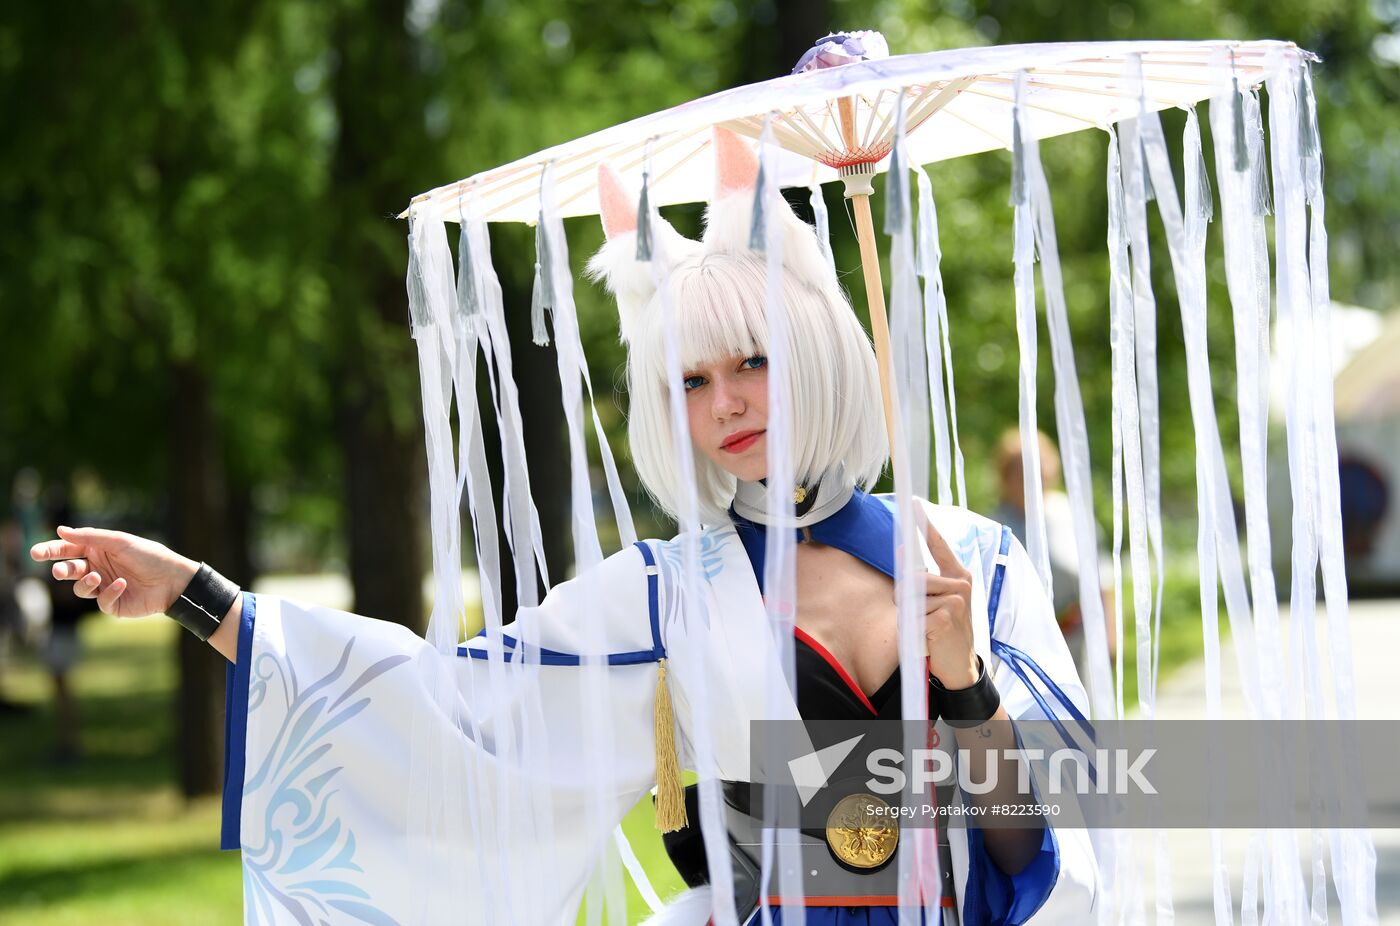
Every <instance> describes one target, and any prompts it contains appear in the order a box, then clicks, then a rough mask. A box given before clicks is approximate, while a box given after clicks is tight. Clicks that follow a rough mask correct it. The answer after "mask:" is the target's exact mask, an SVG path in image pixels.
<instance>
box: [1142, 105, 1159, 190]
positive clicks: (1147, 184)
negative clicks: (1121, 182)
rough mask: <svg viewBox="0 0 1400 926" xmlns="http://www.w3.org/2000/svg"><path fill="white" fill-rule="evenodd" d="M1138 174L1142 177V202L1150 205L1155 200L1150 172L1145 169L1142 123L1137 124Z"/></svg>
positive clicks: (1145, 154) (1145, 143) (1145, 149)
mask: <svg viewBox="0 0 1400 926" xmlns="http://www.w3.org/2000/svg"><path fill="white" fill-rule="evenodd" d="M1138 172H1139V173H1140V174H1141V175H1142V201H1143V202H1145V203H1150V202H1152V201H1153V200H1154V199H1156V198H1157V192H1156V190H1155V189H1154V188H1153V186H1152V171H1150V170H1148V168H1147V142H1146V140H1144V139H1143V137H1142V122H1141V121H1139V122H1138Z"/></svg>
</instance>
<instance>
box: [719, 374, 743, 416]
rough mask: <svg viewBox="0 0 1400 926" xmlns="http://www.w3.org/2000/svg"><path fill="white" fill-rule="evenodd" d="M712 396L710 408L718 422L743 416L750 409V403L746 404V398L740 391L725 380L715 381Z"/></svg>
mask: <svg viewBox="0 0 1400 926" xmlns="http://www.w3.org/2000/svg"><path fill="white" fill-rule="evenodd" d="M710 396H711V406H710V408H711V412H712V413H713V414H714V416H715V420H716V421H724V420H725V419H727V418H732V417H734V416H735V415H739V414H742V413H743V412H744V411H746V410H747V409H748V403H746V402H745V401H744V397H743V396H742V395H740V394H739V390H737V389H735V388H734V386H733V384H732V383H730V382H728V381H727V380H726V379H724V378H716V379H715V381H714V386H713V389H712V391H711V392H710Z"/></svg>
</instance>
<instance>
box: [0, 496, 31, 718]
mask: <svg viewBox="0 0 1400 926" xmlns="http://www.w3.org/2000/svg"><path fill="white" fill-rule="evenodd" d="M23 549H24V541H23V537H22V536H21V535H20V530H19V523H18V522H17V521H16V520H15V519H14V518H13V517H12V516H10V514H9V513H8V512H6V514H5V517H4V519H3V520H0V715H3V714H12V713H15V712H17V711H20V710H21V709H22V708H21V706H20V705H19V704H17V703H16V702H14V701H11V700H10V699H9V698H7V697H6V695H5V676H6V674H7V670H8V669H9V664H10V651H11V649H12V648H13V647H14V643H15V640H17V639H18V638H19V635H20V629H21V626H22V621H21V620H20V610H19V596H18V595H17V594H16V587H17V586H18V584H19V576H20V563H21V562H22V560H21V559H20V551H21V550H23ZM28 560H29V557H27V556H26V557H24V559H23V562H27V561H28Z"/></svg>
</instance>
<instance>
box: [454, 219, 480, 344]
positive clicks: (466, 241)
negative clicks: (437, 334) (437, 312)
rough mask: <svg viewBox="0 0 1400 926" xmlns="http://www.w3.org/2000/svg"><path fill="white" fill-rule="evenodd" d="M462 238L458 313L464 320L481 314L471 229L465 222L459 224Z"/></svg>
mask: <svg viewBox="0 0 1400 926" xmlns="http://www.w3.org/2000/svg"><path fill="white" fill-rule="evenodd" d="M457 227H458V228H459V229H460V230H461V236H460V237H459V238H458V239H457V313H458V315H460V316H461V317H462V318H463V319H467V318H471V317H472V316H473V315H477V314H479V313H480V312H481V302H480V300H479V298H478V297H477V292H476V268H475V267H473V266H472V244H471V229H469V228H468V227H467V223H466V221H465V220H461V221H459V222H458V226H457Z"/></svg>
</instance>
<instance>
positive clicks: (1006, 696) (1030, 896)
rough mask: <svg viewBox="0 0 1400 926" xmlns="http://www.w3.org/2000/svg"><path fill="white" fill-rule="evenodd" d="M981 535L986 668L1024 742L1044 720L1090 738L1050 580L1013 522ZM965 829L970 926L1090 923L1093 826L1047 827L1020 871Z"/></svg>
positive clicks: (986, 525)
mask: <svg viewBox="0 0 1400 926" xmlns="http://www.w3.org/2000/svg"><path fill="white" fill-rule="evenodd" d="M977 533H978V535H979V540H980V543H979V546H980V547H981V549H980V554H981V555H980V556H979V557H978V559H980V560H981V564H982V566H983V576H982V578H983V579H984V581H985V584H986V588H987V599H986V603H987V619H988V636H989V642H988V648H989V649H990V654H991V659H990V660H987V669H988V671H989V672H991V673H992V680H993V682H994V683H995V684H996V686H997V690H998V692H999V694H1000V695H1001V701H1002V705H1003V706H1004V707H1005V708H1006V712H1007V714H1008V715H1009V716H1010V717H1011V719H1012V720H1013V721H1015V722H1016V723H1017V740H1018V742H1022V743H1023V745H1038V744H1028V743H1025V742H1024V740H1023V730H1024V729H1026V727H1025V724H1026V723H1027V722H1029V721H1037V722H1039V723H1037V724H1036V725H1035V728H1036V730H1037V731H1046V730H1048V731H1050V736H1052V737H1053V738H1054V739H1056V740H1063V741H1064V742H1070V743H1073V742H1076V741H1077V742H1083V741H1084V738H1085V737H1086V736H1091V735H1092V727H1091V726H1090V724H1089V721H1088V718H1087V714H1088V696H1087V695H1086V693H1085V690H1084V686H1083V685H1082V684H1081V682H1080V679H1079V675H1078V673H1077V672H1076V671H1075V667H1074V660H1073V658H1072V657H1071V655H1070V652H1069V647H1068V646H1067V645H1066V644H1065V640H1064V637H1063V635H1062V634H1061V632H1060V628H1059V626H1058V624H1057V623H1056V621H1055V613H1054V608H1053V606H1052V605H1051V602H1050V597H1049V595H1048V594H1047V593H1046V591H1045V586H1044V585H1043V583H1042V582H1041V580H1040V577H1039V575H1038V574H1037V573H1036V570H1035V567H1034V565H1033V564H1032V563H1031V560H1030V557H1029V556H1028V555H1027V554H1026V551H1025V549H1024V548H1023V547H1022V546H1021V544H1020V542H1019V541H1017V540H1016V538H1015V537H1014V536H1013V535H1012V533H1011V531H1010V529H1008V528H1006V527H1004V526H1002V525H1000V524H995V523H994V522H987V521H984V522H983V524H982V525H979V530H978V531H977ZM984 660H985V654H984ZM1049 745H1051V747H1052V748H1053V747H1054V745H1055V744H1054V743H1050V744H1049ZM967 835H968V878H967V885H966V889H965V892H964V902H963V922H964V923H965V924H968V926H971V924H983V923H993V924H1007V926H1013V924H1020V923H1025V922H1028V921H1033V922H1036V923H1041V922H1045V923H1061V922H1063V923H1080V922H1089V921H1090V920H1091V916H1092V911H1093V910H1094V905H1095V901H1096V898H1097V893H1098V864H1097V862H1096V860H1095V858H1094V851H1093V847H1092V845H1091V843H1090V841H1089V834H1088V832H1087V830H1085V829H1083V828H1075V827H1069V826H1060V825H1053V826H1052V825H1047V826H1046V827H1045V832H1044V836H1043V839H1042V844H1041V849H1040V852H1039V853H1037V855H1036V856H1035V858H1034V859H1032V861H1031V862H1030V864H1028V865H1027V866H1026V867H1025V868H1024V869H1022V871H1020V872H1019V873H1018V874H1016V875H1014V876H1012V875H1007V874H1006V873H1005V872H1003V871H1001V870H1000V869H999V868H998V867H997V866H996V865H995V864H994V863H993V862H992V861H991V858H990V856H989V855H988V854H987V852H986V849H985V845H984V843H983V838H982V831H981V830H980V829H979V828H977V827H976V826H970V827H969V828H968V831H967ZM1032 918H1033V919H1032Z"/></svg>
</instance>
